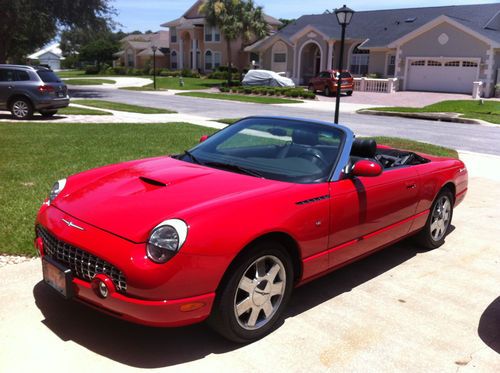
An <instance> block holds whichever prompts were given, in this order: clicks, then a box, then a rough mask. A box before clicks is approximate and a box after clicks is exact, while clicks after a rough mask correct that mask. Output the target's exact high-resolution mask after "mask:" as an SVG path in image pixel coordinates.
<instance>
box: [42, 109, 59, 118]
mask: <svg viewBox="0 0 500 373" xmlns="http://www.w3.org/2000/svg"><path fill="white" fill-rule="evenodd" d="M40 114H41V115H42V117H44V118H50V117H53V116H54V115H56V114H57V110H40Z"/></svg>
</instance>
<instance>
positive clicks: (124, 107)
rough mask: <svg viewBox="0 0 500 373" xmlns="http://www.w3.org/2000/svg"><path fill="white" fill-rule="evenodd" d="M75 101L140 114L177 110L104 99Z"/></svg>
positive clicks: (170, 112) (100, 107) (168, 112)
mask: <svg viewBox="0 0 500 373" xmlns="http://www.w3.org/2000/svg"><path fill="white" fill-rule="evenodd" d="M73 103H75V104H80V105H85V106H91V107H96V108H99V109H108V110H116V111H125V112H128V113H140V114H174V113H176V111H172V110H167V109H157V108H150V107H144V106H137V105H129V104H122V103H119V102H111V101H102V100H74V101H73Z"/></svg>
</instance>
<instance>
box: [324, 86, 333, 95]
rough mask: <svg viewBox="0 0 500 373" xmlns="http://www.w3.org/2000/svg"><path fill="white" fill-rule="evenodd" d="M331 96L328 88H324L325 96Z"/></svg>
mask: <svg viewBox="0 0 500 373" xmlns="http://www.w3.org/2000/svg"><path fill="white" fill-rule="evenodd" d="M331 95H332V92H331V91H330V87H326V88H325V96H326V97H330V96H331Z"/></svg>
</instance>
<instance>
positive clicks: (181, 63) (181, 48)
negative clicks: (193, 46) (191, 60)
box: [177, 39, 184, 70]
mask: <svg viewBox="0 0 500 373" xmlns="http://www.w3.org/2000/svg"><path fill="white" fill-rule="evenodd" d="M183 68H184V43H183V42H182V39H180V40H179V66H178V68H177V69H178V70H182V69H183Z"/></svg>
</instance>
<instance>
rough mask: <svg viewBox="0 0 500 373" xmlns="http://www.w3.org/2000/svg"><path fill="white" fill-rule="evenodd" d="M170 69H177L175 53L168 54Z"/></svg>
mask: <svg viewBox="0 0 500 373" xmlns="http://www.w3.org/2000/svg"><path fill="white" fill-rule="evenodd" d="M170 67H171V68H172V69H177V52H176V51H172V53H170Z"/></svg>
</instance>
